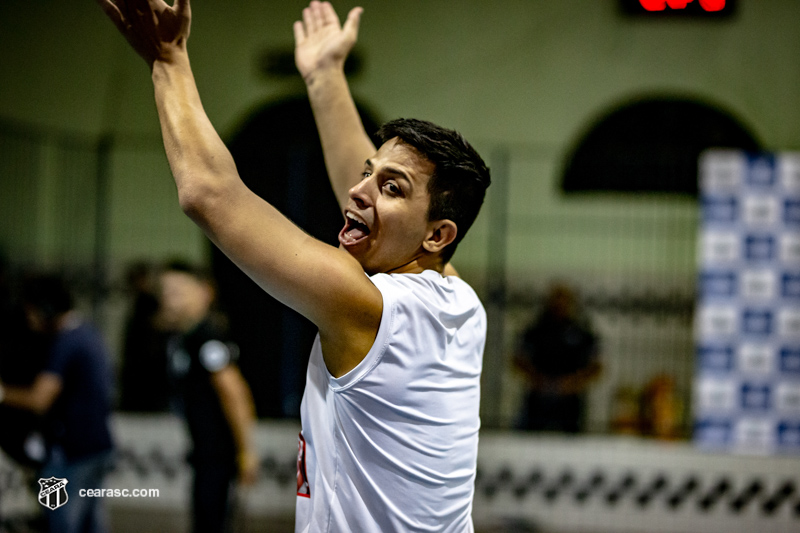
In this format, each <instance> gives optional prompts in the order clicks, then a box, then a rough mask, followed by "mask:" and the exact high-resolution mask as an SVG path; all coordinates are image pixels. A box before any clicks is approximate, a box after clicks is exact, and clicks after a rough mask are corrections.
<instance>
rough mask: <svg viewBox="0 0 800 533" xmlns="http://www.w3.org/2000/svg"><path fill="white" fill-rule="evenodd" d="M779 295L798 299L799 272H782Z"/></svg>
mask: <svg viewBox="0 0 800 533" xmlns="http://www.w3.org/2000/svg"><path fill="white" fill-rule="evenodd" d="M781 297H782V298H785V299H787V300H800V272H784V273H783V275H782V276H781Z"/></svg>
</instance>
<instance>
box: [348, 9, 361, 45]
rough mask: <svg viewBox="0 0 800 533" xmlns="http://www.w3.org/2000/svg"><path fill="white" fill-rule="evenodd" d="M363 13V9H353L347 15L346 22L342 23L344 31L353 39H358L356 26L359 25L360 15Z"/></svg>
mask: <svg viewBox="0 0 800 533" xmlns="http://www.w3.org/2000/svg"><path fill="white" fill-rule="evenodd" d="M363 12H364V8H363V7H354V8H353V9H351V10H350V13H348V14H347V20H346V21H345V22H344V31H345V33H348V34H350V35H351V36H352V37H353V38H357V37H358V26H359V24H360V23H361V14H362V13H363Z"/></svg>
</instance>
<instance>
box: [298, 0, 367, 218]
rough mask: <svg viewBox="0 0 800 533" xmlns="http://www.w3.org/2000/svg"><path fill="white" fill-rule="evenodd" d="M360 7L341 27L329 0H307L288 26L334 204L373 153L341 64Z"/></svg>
mask: <svg viewBox="0 0 800 533" xmlns="http://www.w3.org/2000/svg"><path fill="white" fill-rule="evenodd" d="M361 13H362V9H361V8H360V7H356V8H353V9H352V10H351V11H350V13H349V14H348V16H347V20H346V21H345V23H344V26H342V25H340V24H339V17H338V16H337V15H336V12H335V11H334V10H333V7H332V6H331V4H330V2H316V1H314V2H311V4H310V5H309V6H308V7H307V8H305V9H304V10H303V20H302V21H297V22H295V23H294V38H295V62H296V63H297V69H298V70H299V71H300V74H301V75H302V76H303V80H304V81H305V83H306V87H307V89H308V97H309V99H310V100H311V108H312V109H313V111H314V119H315V120H316V122H317V130H318V131H319V137H320V140H321V141H322V149H323V152H324V154H325V166H326V167H327V169H328V176H329V177H330V180H331V185H332V186H333V191H334V193H335V194H336V199H337V200H338V201H339V205H340V206H342V207H344V206H345V205H346V203H347V192H348V191H349V190H350V188H351V187H352V186H353V185H355V184H356V183H358V182H359V181H360V180H361V173H362V172H363V169H364V161H366V159H367V158H369V157H371V156H372V155H373V154H374V153H375V146H374V145H373V144H372V141H371V140H370V138H369V136H368V135H367V133H366V132H365V131H364V125H363V124H362V123H361V117H360V116H359V114H358V110H357V109H356V106H355V103H354V102H353V97H352V96H351V94H350V88H349V87H348V85H347V79H346V78H345V75H344V61H345V59H346V58H347V54H349V53H350V50H351V49H352V48H353V45H354V44H355V43H356V39H357V37H358V26H359V22H360V19H361Z"/></svg>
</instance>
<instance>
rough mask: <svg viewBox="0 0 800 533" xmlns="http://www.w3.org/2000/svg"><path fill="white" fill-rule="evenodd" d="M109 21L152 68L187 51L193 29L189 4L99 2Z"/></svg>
mask: <svg viewBox="0 0 800 533" xmlns="http://www.w3.org/2000/svg"><path fill="white" fill-rule="evenodd" d="M97 3H98V4H100V7H102V8H103V11H105V13H106V15H107V16H108V18H110V19H111V22H113V23H114V25H115V26H116V27H117V29H118V30H119V32H120V33H121V34H122V35H123V36H124V37H125V39H126V40H127V41H128V43H130V45H131V46H132V47H133V49H134V50H136V53H138V54H139V55H140V56H142V58H143V59H144V60H145V61H146V62H147V64H148V66H150V68H152V67H153V63H154V62H155V61H157V60H167V61H168V60H169V59H170V58H171V57H172V55H173V54H175V53H176V52H177V51H185V49H186V39H188V38H189V29H190V26H191V18H192V17H191V8H190V7H189V0H175V3H174V5H173V6H172V7H170V6H169V5H167V4H166V3H164V1H163V0H97Z"/></svg>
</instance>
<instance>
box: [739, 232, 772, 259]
mask: <svg viewBox="0 0 800 533" xmlns="http://www.w3.org/2000/svg"><path fill="white" fill-rule="evenodd" d="M777 255H778V248H777V243H776V242H775V236H774V235H745V237H744V257H745V259H747V260H748V261H774V260H775V259H776V258H777Z"/></svg>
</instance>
